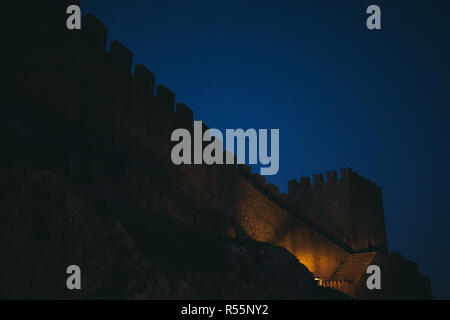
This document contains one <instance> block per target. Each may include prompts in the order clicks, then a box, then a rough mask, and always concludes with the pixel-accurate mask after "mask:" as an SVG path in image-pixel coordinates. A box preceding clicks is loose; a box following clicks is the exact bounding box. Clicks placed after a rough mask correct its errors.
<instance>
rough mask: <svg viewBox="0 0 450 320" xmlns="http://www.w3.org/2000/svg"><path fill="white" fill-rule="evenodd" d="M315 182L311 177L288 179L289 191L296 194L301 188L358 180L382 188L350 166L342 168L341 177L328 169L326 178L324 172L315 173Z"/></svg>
mask: <svg viewBox="0 0 450 320" xmlns="http://www.w3.org/2000/svg"><path fill="white" fill-rule="evenodd" d="M312 181H313V183H312V184H311V177H301V178H300V180H299V181H298V180H289V181H288V193H289V194H290V195H294V194H295V193H296V192H299V191H300V190H306V189H310V188H314V187H318V186H322V185H324V184H336V183H342V184H349V183H350V182H358V183H362V184H366V185H367V186H371V187H373V188H380V187H379V186H377V185H376V184H375V183H373V182H371V181H370V180H368V179H366V178H364V177H363V176H361V175H359V174H358V173H356V172H354V171H352V170H351V169H350V168H343V169H341V170H340V179H339V178H338V174H337V172H336V171H328V172H326V180H325V179H324V176H323V174H322V173H318V174H314V175H313V179H312Z"/></svg>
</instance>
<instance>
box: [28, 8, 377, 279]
mask: <svg viewBox="0 0 450 320" xmlns="http://www.w3.org/2000/svg"><path fill="white" fill-rule="evenodd" d="M83 21H84V27H83V31H82V33H80V34H79V35H78V36H76V37H74V38H71V39H70V41H68V43H66V44H64V45H62V47H61V48H60V49H59V51H58V50H56V51H55V52H52V55H51V56H52V57H53V59H54V64H55V65H56V66H57V67H54V68H53V69H50V68H47V69H45V70H40V71H39V72H36V73H34V70H33V72H31V71H30V74H35V75H34V76H35V77H36V78H30V81H29V83H28V85H29V86H30V87H33V89H34V90H35V91H36V92H38V93H39V88H41V89H43V90H45V88H48V87H49V81H50V84H51V85H50V87H51V88H53V89H54V90H55V92H56V94H53V93H48V94H47V95H46V97H49V98H48V99H49V101H50V100H51V101H50V102H51V103H50V104H49V105H52V106H53V109H55V110H58V115H59V116H58V117H59V118H61V119H63V120H61V121H60V123H58V126H57V127H51V128H52V129H51V130H50V129H49V132H50V133H52V134H53V135H54V136H58V135H59V136H58V139H60V141H59V142H58V143H56V142H55V144H54V145H58V146H61V145H63V146H64V149H61V153H62V154H65V156H66V159H65V160H67V161H66V162H68V164H67V168H64V169H63V170H62V171H63V172H66V173H68V176H69V177H73V178H74V179H79V180H80V177H81V175H86V176H87V177H86V181H88V182H87V183H91V182H92V180H95V179H101V178H102V175H101V170H107V167H108V166H110V168H112V169H111V170H115V171H116V172H115V174H116V175H118V176H119V175H121V176H123V177H125V178H123V179H124V183H123V186H122V187H123V190H122V191H123V193H126V194H127V196H129V197H131V198H132V199H134V202H135V203H136V204H137V205H139V206H141V207H142V208H144V209H148V210H153V211H157V212H161V213H165V214H168V215H170V216H172V217H176V218H179V219H180V220H182V221H184V222H186V223H188V224H198V225H201V226H204V227H205V228H209V229H211V230H214V231H218V232H222V233H224V234H228V235H229V236H234V237H245V236H250V237H251V238H253V239H255V240H258V241H262V242H269V243H272V244H275V245H279V246H282V247H284V248H286V249H287V250H289V251H290V252H291V253H292V254H294V255H295V256H296V257H297V258H298V259H299V260H300V261H301V262H302V263H303V264H305V265H306V266H307V267H308V269H309V270H310V271H311V272H313V273H314V274H315V275H316V276H318V277H320V278H322V279H324V280H326V279H328V278H329V277H330V276H331V274H332V273H333V272H334V271H335V270H336V268H337V267H338V266H339V265H340V264H341V263H342V261H344V260H345V258H346V257H347V256H348V254H349V253H351V251H352V248H353V247H354V244H355V243H357V244H358V248H359V247H363V246H364V245H363V243H364V242H367V241H366V240H367V239H365V238H364V237H365V235H366V233H367V232H369V233H371V232H372V233H373V234H371V235H370V236H369V239H370V241H373V244H374V245H376V244H378V243H381V242H382V240H383V239H382V238H383V237H382V236H381V237H378V234H379V232H380V228H382V227H384V222H383V223H381V221H379V215H380V209H381V210H382V208H381V207H379V206H378V207H377V206H376V204H377V203H378V202H379V201H381V193H377V194H376V195H375V196H373V197H372V198H370V201H371V203H372V204H373V205H374V207H373V208H374V209H373V210H371V211H368V212H366V210H365V208H364V203H365V201H366V199H365V198H364V197H365V195H366V193H365V191H361V192H360V193H358V192H356V193H355V197H354V198H353V197H351V198H350V196H349V195H351V194H352V192H353V191H354V189H352V188H353V187H355V188H358V184H359V183H363V182H361V181H359V180H358V179H357V178H355V180H354V184H353V185H351V184H350V185H349V184H348V183H347V182H346V181H344V180H343V179H341V180H338V179H337V177H336V176H335V175H333V174H331V175H330V176H329V177H328V179H327V180H328V181H327V182H326V183H324V181H323V178H322V177H321V176H316V177H315V179H314V180H315V181H314V185H313V186H310V185H309V183H307V181H306V180H302V182H301V183H300V187H301V189H299V190H301V192H300V193H292V192H291V191H290V192H289V193H290V195H289V196H288V195H286V194H280V193H279V192H278V189H277V187H276V186H274V185H271V184H267V183H266V182H265V179H264V177H262V176H260V175H252V174H251V172H250V170H249V168H247V167H246V166H235V165H220V166H218V165H212V166H205V165H181V166H175V165H173V164H172V163H171V162H170V151H171V147H172V146H173V143H171V142H170V134H171V132H172V131H173V129H175V128H179V127H184V128H187V129H189V130H192V120H193V119H194V117H193V112H192V110H191V109H190V108H189V107H187V106H186V105H184V104H182V103H178V104H177V105H176V106H175V102H176V99H175V94H174V93H173V92H172V91H170V89H168V88H167V87H165V86H164V85H158V86H157V87H156V92H155V76H154V75H153V73H151V72H150V71H149V70H148V69H146V68H145V67H144V66H140V65H138V66H136V67H135V72H134V74H132V73H131V67H132V56H133V55H132V52H131V51H130V50H128V49H127V48H126V47H125V46H124V45H122V44H121V43H119V42H117V41H113V42H112V43H111V49H110V50H109V51H108V52H106V51H105V43H106V36H107V29H106V28H105V27H104V26H103V25H102V24H101V23H100V22H99V21H98V20H97V19H95V18H94V17H92V16H89V15H88V16H86V17H85V18H84V20H83ZM72 40H73V41H74V42H72ZM72 48H76V49H73V52H72ZM58 59H60V60H58ZM55 61H56V62H58V63H56V62H55ZM59 66H65V68H60V69H59V68H58V67H59ZM69 70H70V72H69ZM38 78H41V79H42V78H43V79H44V80H45V81H42V82H41V83H40V82H39V81H36V80H38ZM71 94H73V96H72V95H71ZM40 98H42V97H40ZM67 101H68V102H67ZM61 103H63V104H61ZM58 108H59V109H58ZM39 112H40V113H43V112H44V111H43V110H39ZM41 117H42V115H41ZM42 118H45V117H42ZM54 118H55V116H54V117H48V119H54ZM37 123H40V122H37ZM40 125H42V123H40ZM206 127H207V126H206V125H205V128H206ZM40 129H41V128H40ZM52 130H53V131H52ZM37 131H39V130H37ZM70 131H72V132H75V133H76V134H79V136H72V137H70V133H67V134H62V132H70ZM72 134H73V133H72ZM94 137H95V138H94ZM124 141H125V142H124ZM130 141H131V142H130ZM44 143H45V142H44ZM49 145H51V144H49ZM54 145H52V146H54ZM80 150H83V152H80ZM86 150H88V151H87V152H86ZM54 153H55V152H53V153H52V154H54ZM80 154H83V155H85V156H84V159H80V158H78V157H79V155H80ZM104 154H108V155H110V156H112V157H113V158H114V159H108V158H107V157H106V156H104ZM102 155H103V156H102ZM51 160H52V161H53V163H58V164H59V163H64V161H62V160H61V159H51ZM109 162H114V163H115V165H114V166H113V165H110V164H109ZM50 167H51V166H50ZM147 167H149V168H147ZM86 168H88V170H86ZM101 168H103V169H101ZM86 172H88V173H87V174H86ZM289 187H290V190H291V187H292V185H290V186H289ZM371 188H372V187H370V188H369V187H367V189H363V190H369V191H370V190H372V189H371ZM370 192H372V191H370ZM293 194H295V195H296V196H295V197H293ZM297 196H298V197H297ZM296 197H297V198H296ZM297 200H298V201H297ZM296 204H299V205H298V206H297V205H296ZM330 212H332V214H329V213H330ZM355 212H358V213H359V212H362V213H361V214H360V218H359V220H352V219H353V218H354V216H353V214H354V213H355ZM381 214H382V211H381ZM377 219H378V220H377ZM373 221H377V222H376V223H375V224H374V225H373V226H372V224H371V222H373ZM354 223H356V225H364V226H365V227H364V228H361V229H360V231H358V232H355V228H354V227H355V224H354ZM372 227H373V228H375V229H371V228H372ZM355 239H357V240H356V242H355ZM380 239H381V240H380ZM371 243H372V242H371ZM366 247H367V246H366Z"/></svg>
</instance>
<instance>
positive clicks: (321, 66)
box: [81, 0, 450, 298]
mask: <svg viewBox="0 0 450 320" xmlns="http://www.w3.org/2000/svg"><path fill="white" fill-rule="evenodd" d="M446 2H448V1H445V0H434V1H425V0H422V1H406V0H390V1H381V0H371V1H363V0H345V1H340V2H338V1H335V0H307V1H306V0H305V1H301V0H297V1H284V0H280V1H261V0H259V1H256V0H252V1H244V0H239V1H234V0H233V1H211V0H209V1H194V0H192V1H137V0H127V1H106V0H84V1H82V7H81V8H82V11H83V13H88V12H91V13H94V14H95V15H96V16H97V17H99V18H100V20H102V21H103V23H104V24H105V25H106V26H108V27H109V30H110V33H109V37H110V38H109V40H110V41H112V40H116V39H117V40H119V41H121V42H122V43H124V44H125V45H126V46H127V47H128V48H130V49H131V50H132V51H133V52H134V62H135V63H136V64H144V65H146V66H147V67H148V68H149V69H150V70H152V71H153V72H154V73H155V74H156V79H157V83H163V84H165V85H166V86H167V87H169V88H170V89H172V90H173V91H174V92H175V93H176V94H177V101H178V102H180V101H182V102H185V103H186V104H187V105H188V106H190V107H191V108H192V109H193V110H194V117H195V119H197V120H203V121H204V122H206V123H207V124H208V125H209V126H210V127H215V128H219V129H222V130H224V129H225V128H243V129H246V128H279V129H280V171H279V173H278V174H277V175H276V176H272V177H267V178H268V181H269V182H273V183H275V184H276V185H278V186H279V187H280V189H281V190H282V191H286V189H287V186H286V184H287V180H289V179H293V178H300V177H301V176H308V175H312V174H315V173H321V172H323V173H324V172H325V171H328V170H338V169H340V168H343V167H350V168H352V169H353V170H355V171H357V172H359V173H361V174H363V175H364V176H366V177H367V178H369V179H370V180H372V181H374V182H375V183H377V184H378V185H380V186H381V187H382V188H383V196H384V207H385V216H386V227H387V234H388V245H389V249H390V251H398V252H401V253H402V254H403V255H404V256H405V257H406V258H408V259H411V260H413V261H415V262H417V263H419V265H420V269H421V271H422V272H423V273H424V274H425V275H427V276H429V277H431V281H432V286H433V294H434V295H435V296H436V297H438V298H450V278H449V277H448V271H450V236H449V232H450V204H449V196H450V193H449V191H450V187H449V183H450V170H449V168H448V165H449V163H450V161H449V160H450V159H449V158H450V157H449V143H448V139H449V138H450V134H449V133H450V132H449V131H450V129H449V124H450V122H449V120H450V117H449V116H450V111H449V109H450V90H449V89H450V81H449V80H450V62H449V58H450V46H449V33H448V31H449V27H448V26H447V25H448V20H449V18H448V17H449V15H450V10H449V5H448V4H446ZM370 4H377V5H379V6H380V7H381V10H382V30H381V31H369V30H367V29H366V27H365V20H366V14H365V10H366V8H367V7H368V5H370ZM149 121H151V119H149Z"/></svg>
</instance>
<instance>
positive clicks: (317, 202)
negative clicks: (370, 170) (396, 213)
mask: <svg viewBox="0 0 450 320" xmlns="http://www.w3.org/2000/svg"><path fill="white" fill-rule="evenodd" d="M312 180H313V183H312V184H311V178H310V177H302V178H300V180H299V181H298V180H290V181H288V200H289V202H290V203H291V204H292V205H293V206H295V207H296V209H297V211H298V212H300V213H301V214H306V215H307V216H309V217H310V218H311V219H312V220H314V221H315V222H316V223H318V224H320V225H322V226H324V227H325V228H326V229H328V230H330V231H331V232H334V233H335V235H336V237H338V238H340V240H342V241H344V242H346V243H347V244H348V245H349V246H351V247H352V248H353V250H355V251H358V250H365V249H373V248H381V250H382V251H384V250H385V248H386V234H385V226H384V213H383V204H382V195H381V188H380V187H379V186H377V185H376V184H375V183H373V182H371V181H370V180H368V179H366V178H364V177H363V176H361V175H359V174H358V173H356V172H354V171H352V170H351V169H349V168H344V169H341V170H340V178H339V177H338V174H337V172H336V171H328V172H327V173H326V180H325V179H324V176H323V174H321V173H319V174H315V175H313V179H312ZM338 229H341V230H343V234H337V233H336V230H338Z"/></svg>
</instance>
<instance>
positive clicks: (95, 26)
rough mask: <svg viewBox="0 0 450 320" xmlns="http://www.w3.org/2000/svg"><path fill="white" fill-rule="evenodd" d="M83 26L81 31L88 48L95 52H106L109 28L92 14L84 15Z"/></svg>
mask: <svg viewBox="0 0 450 320" xmlns="http://www.w3.org/2000/svg"><path fill="white" fill-rule="evenodd" d="M82 24H83V28H82V29H81V30H82V32H83V35H84V38H85V41H86V44H87V46H88V47H89V48H91V49H92V50H94V51H99V52H103V51H105V50H106V41H107V38H108V28H107V27H106V26H105V25H104V24H103V23H102V22H101V21H100V20H98V19H97V17H96V16H94V15H92V14H86V15H84V16H83V19H82Z"/></svg>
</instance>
